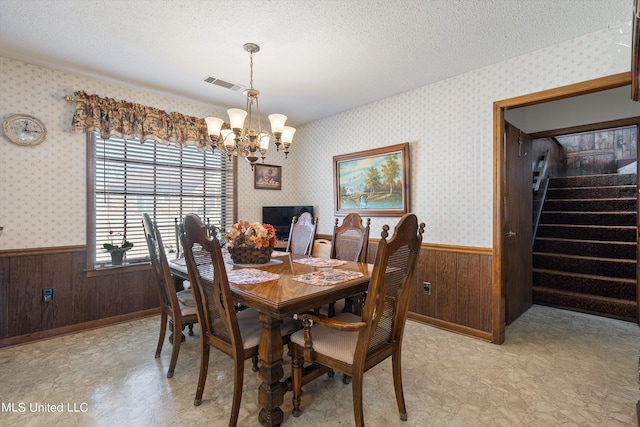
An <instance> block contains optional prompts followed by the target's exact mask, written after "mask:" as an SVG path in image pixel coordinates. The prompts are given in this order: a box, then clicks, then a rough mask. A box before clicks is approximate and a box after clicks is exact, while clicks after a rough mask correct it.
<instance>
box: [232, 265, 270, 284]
mask: <svg viewBox="0 0 640 427" xmlns="http://www.w3.org/2000/svg"><path fill="white" fill-rule="evenodd" d="M227 277H228V278H229V281H230V282H232V283H235V284H238V285H254V284H256V283H262V282H269V281H271V280H278V279H280V275H279V274H274V273H269V272H268V271H264V270H258V269H257V268H243V269H242V270H232V271H230V272H228V273H227Z"/></svg>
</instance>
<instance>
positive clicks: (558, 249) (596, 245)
mask: <svg viewBox="0 0 640 427" xmlns="http://www.w3.org/2000/svg"><path fill="white" fill-rule="evenodd" d="M636 248H637V245H636V243H635V242H609V241H607V242H605V241H598V240H579V239H555V238H551V237H540V238H537V239H536V242H535V245H534V248H533V250H534V251H536V252H547V253H555V254H566V255H580V256H588V257H598V258H618V259H629V260H635V259H636V257H637V255H636Z"/></svg>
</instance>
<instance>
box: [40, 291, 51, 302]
mask: <svg viewBox="0 0 640 427" xmlns="http://www.w3.org/2000/svg"><path fill="white" fill-rule="evenodd" d="M51 301H53V288H44V289H43V290H42V302H51Z"/></svg>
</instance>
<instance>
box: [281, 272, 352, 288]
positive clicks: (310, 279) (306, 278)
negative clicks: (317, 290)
mask: <svg viewBox="0 0 640 427" xmlns="http://www.w3.org/2000/svg"><path fill="white" fill-rule="evenodd" d="M362 276H364V274H362V273H360V272H359V271H350V270H326V271H314V272H313V273H307V274H299V275H297V276H293V280H295V281H297V282H303V283H307V284H309V285H314V286H332V285H335V284H338V283H342V282H347V281H349V280H353V279H357V278H359V277H362Z"/></svg>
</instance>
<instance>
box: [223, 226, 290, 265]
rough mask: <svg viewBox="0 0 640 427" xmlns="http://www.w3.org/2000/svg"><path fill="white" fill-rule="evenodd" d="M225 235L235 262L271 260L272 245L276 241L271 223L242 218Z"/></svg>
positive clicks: (256, 262)
mask: <svg viewBox="0 0 640 427" xmlns="http://www.w3.org/2000/svg"><path fill="white" fill-rule="evenodd" d="M225 237H226V240H227V247H228V248H229V254H230V255H231V259H232V260H233V262H234V263H236V264H265V263H267V262H269V261H270V260H271V252H273V247H274V246H275V245H276V243H278V239H277V238H276V229H275V227H273V226H272V225H270V224H260V223H259V222H253V223H250V222H249V221H242V220H241V221H239V222H238V223H236V224H233V225H232V226H231V231H229V232H228V233H227V234H226V236H225Z"/></svg>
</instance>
